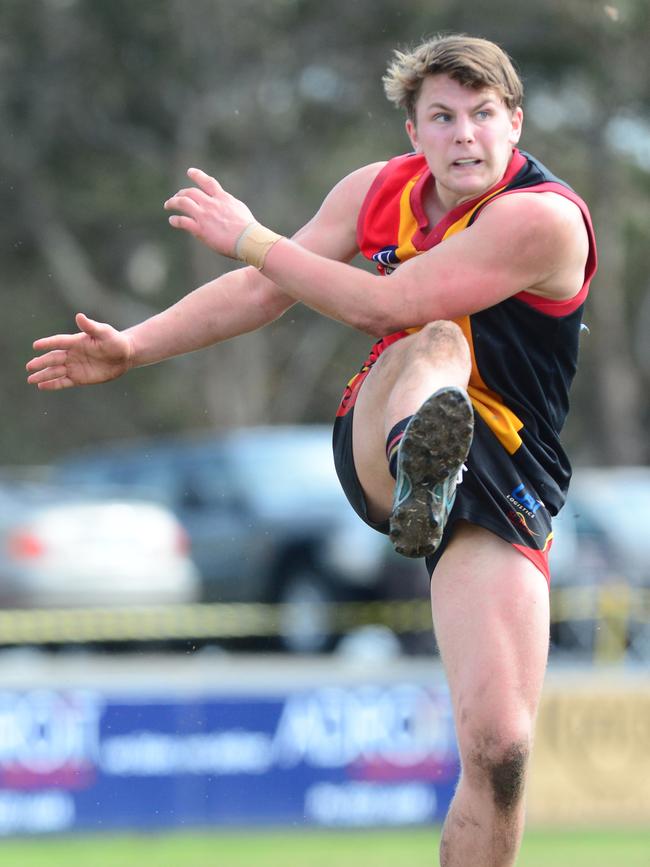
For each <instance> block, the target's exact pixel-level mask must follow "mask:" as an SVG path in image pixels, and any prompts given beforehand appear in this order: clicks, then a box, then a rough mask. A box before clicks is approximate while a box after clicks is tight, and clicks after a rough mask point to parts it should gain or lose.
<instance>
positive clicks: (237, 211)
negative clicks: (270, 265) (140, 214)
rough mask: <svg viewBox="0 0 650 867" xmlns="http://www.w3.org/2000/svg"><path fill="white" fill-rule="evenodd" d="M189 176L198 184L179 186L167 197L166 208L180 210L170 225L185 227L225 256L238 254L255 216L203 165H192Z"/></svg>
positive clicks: (172, 218)
mask: <svg viewBox="0 0 650 867" xmlns="http://www.w3.org/2000/svg"><path fill="white" fill-rule="evenodd" d="M187 176H188V177H189V179H190V180H191V181H194V183H195V184H196V185H197V186H196V187H189V188H187V189H182V190H179V191H178V192H177V193H176V194H175V195H173V196H172V197H171V198H170V199H167V201H166V202H165V205H164V207H165V210H167V211H179V212H180V215H179V214H175V215H174V216H171V217H170V218H169V223H170V225H171V226H173V227H174V228H175V229H184V230H185V231H186V232H189V233H190V235H194V237H195V238H198V239H199V241H203V243H204V244H206V245H207V246H208V247H211V248H212V249H213V250H216V251H217V253H221V254H222V255H223V256H229V257H230V258H231V259H234V258H237V257H236V254H235V245H236V244H237V239H238V238H239V236H240V235H241V233H242V232H243V231H244V229H245V228H246V226H248V224H249V223H252V222H253V221H254V220H255V217H254V216H253V215H252V213H251V212H250V211H249V209H248V207H247V206H246V205H245V204H244V203H243V202H240V201H239V199H236V198H235V197H234V196H231V195H230V193H227V192H226V191H225V190H224V189H223V187H222V186H221V184H220V183H219V182H218V181H217V180H215V178H212V177H210V175H206V173H205V172H203V171H201V169H188V170H187Z"/></svg>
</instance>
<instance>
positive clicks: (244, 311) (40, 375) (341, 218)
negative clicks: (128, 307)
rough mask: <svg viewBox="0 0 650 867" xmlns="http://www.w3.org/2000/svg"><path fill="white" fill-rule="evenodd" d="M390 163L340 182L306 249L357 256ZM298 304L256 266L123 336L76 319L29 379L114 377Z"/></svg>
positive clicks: (46, 348) (59, 382) (48, 385)
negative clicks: (362, 226)
mask: <svg viewBox="0 0 650 867" xmlns="http://www.w3.org/2000/svg"><path fill="white" fill-rule="evenodd" d="M383 165H384V163H374V164H372V165H369V166H364V167H363V168H361V169H358V170H357V171H355V172H352V173H351V174H350V175H348V176H347V177H345V178H344V179H343V180H342V181H340V182H339V183H338V184H337V185H336V186H335V187H334V189H333V190H332V191H331V192H330V193H329V195H328V196H327V197H326V199H325V201H324V202H323V204H322V206H321V207H320V209H319V211H318V213H317V214H316V215H315V216H314V217H313V218H312V219H311V220H310V221H309V222H308V223H307V224H306V225H305V226H303V228H302V229H300V230H299V231H298V232H296V234H295V235H294V238H293V240H294V241H296V242H297V243H298V244H300V245H301V246H303V247H305V248H306V249H308V250H311V251H312V252H314V253H318V254H319V255H320V256H324V257H326V258H328V259H336V260H337V261H340V262H349V261H350V260H351V259H352V258H353V257H354V256H355V255H356V253H357V252H358V246H357V240H356V225H357V217H358V214H359V210H360V208H361V205H362V203H363V200H364V199H365V197H366V194H367V192H368V189H369V188H370V185H371V184H372V182H373V180H374V178H375V177H376V175H377V173H378V172H379V170H380V169H381V168H382V166H383ZM294 303H295V301H294V299H293V298H291V297H290V296H289V295H287V294H286V293H284V292H283V291H282V290H281V289H280V288H279V287H278V286H277V285H276V284H275V283H273V282H272V281H271V280H269V279H268V278H267V277H265V276H264V275H263V274H262V273H260V272H259V271H257V270H256V269H255V268H250V267H247V268H240V269H237V270H235V271H230V272H228V273H227V274H224V275H222V276H221V277H218V278H217V279H215V280H211V281H210V282H208V283H205V284H204V285H203V286H200V287H199V288H198V289H195V290H194V291H193V292H190V293H189V294H188V295H186V296H185V297H183V298H182V299H181V300H180V301H178V302H177V303H176V304H174V305H172V306H171V307H169V308H167V309H166V310H164V311H162V312H161V313H158V314H157V315H155V316H152V317H151V318H150V319H147V320H145V321H144V322H141V323H140V324H139V325H135V326H133V327H132V328H128V329H126V330H125V331H118V330H117V329H115V328H113V327H112V326H111V325H108V324H106V323H101V322H96V321H95V320H92V319H89V318H88V317H87V316H85V315H84V314H83V313H79V314H77V316H76V319H75V321H76V324H77V327H78V328H79V329H80V331H79V332H78V333H76V334H57V335H53V336H51V337H44V338H41V339H40V340H36V341H35V342H34V349H35V351H36V352H38V353H39V355H37V356H36V357H34V358H33V359H32V360H31V361H29V362H28V363H27V370H28V372H29V376H28V379H27V381H28V382H29V383H31V384H32V385H36V386H37V387H38V388H39V389H42V390H47V391H54V390H58V389H62V388H70V387H71V386H75V385H91V384H94V383H98V382H107V381H108V380H111V379H116V378H117V377H119V376H121V375H122V374H123V373H126V371H127V370H130V369H131V368H132V367H141V366H143V365H146V364H153V363H155V362H158V361H162V360H164V359H166V358H171V357H173V356H176V355H182V354H184V353H187V352H193V351H195V350H197V349H202V348H204V347H206V346H210V345H212V344H214V343H220V342H221V341H223V340H228V339H229V338H231V337H236V336H237V335H239V334H244V333H246V332H249V331H254V330H256V329H258V328H261V327H262V326H264V325H267V324H268V323H270V322H272V321H273V320H274V319H277V318H278V317H279V316H281V315H282V314H283V313H284V312H285V311H286V310H287V309H288V308H289V307H291V306H292V305H293V304H294Z"/></svg>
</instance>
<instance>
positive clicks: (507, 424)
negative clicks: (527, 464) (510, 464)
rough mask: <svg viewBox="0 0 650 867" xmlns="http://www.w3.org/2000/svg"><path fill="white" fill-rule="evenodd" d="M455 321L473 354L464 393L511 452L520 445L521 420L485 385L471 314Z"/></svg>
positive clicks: (522, 424)
mask: <svg viewBox="0 0 650 867" xmlns="http://www.w3.org/2000/svg"><path fill="white" fill-rule="evenodd" d="M454 322H455V323H456V324H457V325H459V326H460V328H461V329H462V332H463V334H464V335H465V339H466V340H467V343H468V345H469V351H470V355H471V358H472V372H471V373H470V376H469V385H468V387H467V393H468V394H469V396H470V399H471V401H472V404H473V406H474V409H475V410H476V412H477V413H478V414H479V415H480V416H481V418H482V419H483V421H484V422H485V423H486V425H487V426H488V427H489V428H490V430H491V431H492V433H493V434H494V435H495V437H496V438H497V439H498V440H499V442H500V443H501V445H502V446H503V447H504V448H505V449H506V451H507V452H508V453H509V454H511V455H513V454H514V453H515V452H516V451H517V449H518V448H519V446H520V445H521V442H522V440H521V437H520V436H519V431H520V430H521V429H522V428H523V426H524V423H523V421H521V419H520V418H518V416H516V415H515V413H514V412H513V411H512V410H511V409H508V407H507V406H506V405H505V404H504V402H503V399H502V398H501V397H499V395H498V394H497V393H496V392H494V391H492V389H490V388H488V387H487V385H486V384H485V382H484V381H483V377H482V376H481V374H480V372H479V369H478V366H477V364H476V356H475V354H474V341H473V339H472V328H471V325H470V317H469V316H461V317H459V318H458V319H454Z"/></svg>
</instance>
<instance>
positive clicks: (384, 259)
mask: <svg viewBox="0 0 650 867" xmlns="http://www.w3.org/2000/svg"><path fill="white" fill-rule="evenodd" d="M396 250H397V245H396V244H389V245H388V246H387V247H382V248H381V250H378V251H377V252H376V253H373V254H372V260H373V262H376V263H377V264H378V265H381V267H382V268H383V269H384V271H385V273H386V274H390V273H391V272H392V271H394V270H395V268H397V266H398V265H399V264H400V260H399V259H398V258H397V255H396V253H395V251H396Z"/></svg>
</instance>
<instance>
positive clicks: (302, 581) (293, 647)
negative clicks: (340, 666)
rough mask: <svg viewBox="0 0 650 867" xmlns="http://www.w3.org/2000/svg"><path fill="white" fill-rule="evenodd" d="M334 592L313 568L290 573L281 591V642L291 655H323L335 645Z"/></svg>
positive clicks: (303, 567)
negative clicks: (333, 623) (332, 622)
mask: <svg viewBox="0 0 650 867" xmlns="http://www.w3.org/2000/svg"><path fill="white" fill-rule="evenodd" d="M333 601H334V600H333V596H332V591H331V589H330V587H329V586H328V584H327V582H326V580H325V579H324V578H323V577H322V575H320V574H319V573H318V572H315V571H314V570H313V569H311V568H310V567H309V566H307V565H305V566H302V567H298V568H296V569H294V570H293V571H292V572H290V573H289V574H288V575H287V577H286V579H285V581H284V582H283V584H282V587H281V588H280V593H279V598H278V602H279V603H280V604H281V605H282V606H283V607H282V610H281V612H280V642H281V644H282V646H283V647H284V648H285V650H288V651H290V652H291V653H319V652H321V651H324V650H327V649H328V648H329V647H330V646H331V644H332V642H333V636H332V632H331V605H332V602H333Z"/></svg>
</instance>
